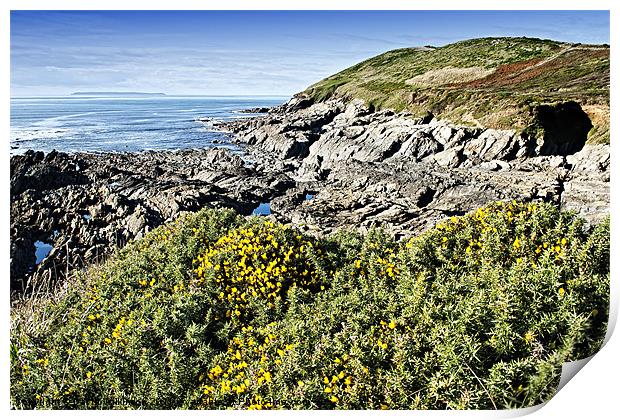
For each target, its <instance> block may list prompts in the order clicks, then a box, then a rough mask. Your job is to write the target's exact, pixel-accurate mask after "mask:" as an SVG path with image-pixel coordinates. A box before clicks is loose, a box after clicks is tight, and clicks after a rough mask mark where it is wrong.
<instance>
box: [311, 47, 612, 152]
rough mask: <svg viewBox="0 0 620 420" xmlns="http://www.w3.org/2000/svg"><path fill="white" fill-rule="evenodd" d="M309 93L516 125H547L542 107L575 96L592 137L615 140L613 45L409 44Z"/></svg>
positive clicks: (473, 122)
mask: <svg viewBox="0 0 620 420" xmlns="http://www.w3.org/2000/svg"><path fill="white" fill-rule="evenodd" d="M302 95H305V96H308V97H310V98H312V99H313V100H314V101H324V100H326V99H333V98H344V99H349V100H350V99H353V98H359V99H362V100H363V101H364V102H365V103H366V105H368V106H370V107H371V108H374V109H394V110H395V111H397V112H398V111H403V110H406V111H409V112H411V113H412V114H413V115H415V116H423V115H425V114H426V113H427V112H429V111H430V112H432V113H433V114H434V115H435V116H436V117H437V118H440V119H446V120H450V121H452V122H454V123H456V124H461V125H470V126H478V127H486V128H496V129H514V130H516V131H523V130H526V131H536V130H539V129H544V122H545V120H544V118H543V119H542V120H541V118H540V117H541V110H540V109H539V108H540V107H541V106H543V107H544V106H545V105H549V104H551V105H557V104H560V103H563V102H576V103H578V104H579V105H580V106H581V108H582V109H583V110H585V113H586V115H587V116H588V118H589V119H590V120H591V121H592V125H593V128H592V130H589V133H588V136H589V138H588V140H589V142H591V143H608V142H609V46H605V45H582V44H567V43H560V42H555V41H549V40H540V39H531V38H483V39H473V40H468V41H462V42H457V43H454V44H450V45H447V46H444V47H440V48H431V47H427V48H404V49H399V50H393V51H388V52H386V53H384V54H381V55H379V56H376V57H373V58H371V59H369V60H366V61H364V62H361V63H359V64H356V65H355V66H352V67H350V68H348V69H346V70H343V71H341V72H339V73H337V74H334V75H332V76H330V77H328V78H326V79H324V80H321V81H320V82H318V83H316V84H314V85H312V86H310V87H309V88H308V89H306V90H305V91H304V92H303V93H302ZM542 112H543V113H544V108H543V111H542Z"/></svg>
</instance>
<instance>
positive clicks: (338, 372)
mask: <svg viewBox="0 0 620 420" xmlns="http://www.w3.org/2000/svg"><path fill="white" fill-rule="evenodd" d="M608 295H609V222H608V221H606V222H604V223H601V224H600V225H598V226H596V227H595V228H594V229H587V228H586V226H585V225H584V222H583V220H581V219H579V218H578V217H576V216H575V215H574V214H571V213H563V212H559V211H558V210H557V209H555V208H554V207H552V206H550V205H547V204H522V203H496V204H492V205H489V206H487V207H485V208H482V209H479V210H478V211H476V212H474V213H471V214H468V215H466V216H464V217H461V218H452V219H450V220H447V221H444V222H442V223H440V224H439V225H437V226H436V227H435V228H433V229H430V230H429V231H427V232H425V233H424V234H422V235H420V236H418V237H415V238H412V239H410V240H408V241H401V242H396V241H394V240H392V239H391V237H389V236H388V235H386V234H385V233H383V232H381V231H372V232H370V233H369V234H368V235H366V236H361V235H359V234H356V233H351V232H340V233H338V234H336V235H332V236H330V237H327V238H323V239H314V238H310V237H306V236H305V235H303V234H301V233H299V232H297V231H296V230H295V229H292V228H289V227H285V226H281V225H276V224H273V223H271V222H268V221H264V220H261V219H256V218H254V219H249V220H246V219H244V218H241V217H239V216H236V215H235V214H233V213H232V212H230V211H216V210H203V211H201V212H199V213H197V214H195V215H190V216H185V217H183V218H181V219H179V220H177V221H176V222H174V223H171V224H169V225H166V226H162V227H160V228H158V229H155V230H154V231H153V232H151V233H150V234H148V235H147V236H146V238H145V239H143V240H140V241H136V242H134V243H132V244H130V245H129V246H127V247H126V248H124V249H123V250H121V251H120V252H119V253H118V254H117V255H116V256H115V257H114V258H113V259H111V260H110V261H109V262H108V263H106V264H104V265H103V266H101V267H93V268H91V269H90V270H89V271H88V272H87V273H86V274H85V275H84V276H83V277H82V278H80V279H76V280H75V281H74V282H72V283H71V284H70V285H69V286H68V287H67V289H66V290H64V291H59V292H58V293H57V294H56V295H54V296H52V297H49V298H45V299H43V298H36V297H33V298H31V299H30V300H29V301H26V302H23V303H22V304H21V305H20V306H18V307H16V308H14V310H13V311H12V328H11V401H12V404H13V405H14V406H15V407H16V408H35V407H36V408H150V409H157V408H159V409H163V408H166V409H172V408H208V409H211V408H250V409H253V408H254V409H260V408H293V409H298V408H306V409H316V408H322V409H333V408H343V409H344V408H350V409H355V408H359V409H375V408H376V409H380V408H390V409H444V408H451V409H472V408H485V409H489V408H491V409H492V408H507V407H522V406H529V405H533V404H537V403H540V402H542V401H545V400H547V399H548V398H550V397H551V396H552V395H553V393H554V392H555V388H556V386H557V383H558V380H559V376H560V372H561V364H562V362H565V361H567V360H574V359H579V358H583V357H587V356H589V355H591V354H593V353H594V352H596V351H597V349H598V348H599V347H600V344H601V341H602V339H603V337H604V335H605V328H606V321H607V313H608Z"/></svg>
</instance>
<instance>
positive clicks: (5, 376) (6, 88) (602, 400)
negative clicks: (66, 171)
mask: <svg viewBox="0 0 620 420" xmlns="http://www.w3.org/2000/svg"><path fill="white" fill-rule="evenodd" d="M618 4H620V3H619V2H617V1H611V0H589V1H587V2H586V1H578V0H563V1H560V0H520V1H515V0H502V1H497V0H469V1H467V2H465V1H463V0H435V1H432V2H428V1H413V0H409V1H406V0H400V1H399V0H381V1H379V0H341V1H337V0H314V1H312V0H288V1H285V0H260V1H259V0H227V1H224V0H222V1H220V2H215V1H207V0H203V1H197V0H175V1H162V0H150V1H146V0H142V1H137V0H107V1H101V0H88V1H84V0H60V1H55V2H54V3H53V4H52V3H51V2H50V1H45V0H36V1H35V0H19V1H18V0H8V1H7V0H4V1H3V2H2V6H1V7H2V9H3V10H2V14H0V39H2V46H1V48H2V55H1V57H2V59H3V60H2V67H1V68H0V77H1V79H2V81H3V83H2V85H1V88H2V93H3V98H2V99H3V100H2V101H1V102H0V107H1V109H2V112H1V113H0V126H1V127H2V130H3V131H2V132H3V133H4V134H5V137H4V140H3V144H2V147H3V148H4V152H3V154H2V156H1V159H2V165H1V166H0V167H1V170H2V176H3V177H4V184H3V187H2V188H0V194H1V202H2V203H4V205H3V206H2V207H1V209H0V212H1V215H2V222H3V223H2V224H1V231H0V238H2V241H1V245H0V246H1V251H0V252H1V253H2V255H3V256H4V258H1V259H0V264H1V267H2V272H3V273H4V276H2V277H3V278H4V281H5V285H4V286H3V289H2V290H3V297H4V299H3V301H4V302H5V305H7V306H6V307H5V310H4V311H3V312H2V322H3V324H2V325H3V326H4V329H3V334H2V340H1V343H0V348H1V349H2V351H3V352H4V353H3V354H4V357H5V359H4V360H5V362H4V363H2V364H1V372H0V375H2V378H1V379H0V381H1V383H2V388H1V389H2V391H3V396H4V398H5V410H7V411H8V410H9V367H8V366H9V363H8V349H9V329H8V326H9V308H8V302H9V296H8V291H9V287H8V281H9V264H8V256H9V225H10V220H9V217H10V216H9V184H8V179H9V142H8V139H9V138H10V137H9V121H10V110H9V108H10V101H9V98H10V74H9V58H10V48H9V39H10V36H9V11H10V10H28V9H31V10H32V9H34V10H36V9H50V10H51V9H56V10H123V9H124V10H128V9H135V10H138V9H143V10H178V9H186V10H190V9H212V10H235V9H246V10H279V9H282V10H347V9H352V10H354V9H358V10H360V9H361V10H385V9H395V10H399V9H400V10H404V9H412V10H550V9H556V10H611V45H612V48H611V55H612V65H611V68H612V88H611V101H612V102H613V103H614V104H615V103H616V101H617V100H618V92H617V88H618V83H617V81H616V80H615V77H616V74H613V70H614V69H617V68H619V64H620V63H618V59H617V54H616V52H615V51H616V50H615V48H616V42H617V40H618V30H616V29H615V28H620V20H619V16H620V13H619V9H620V6H618ZM616 120H617V118H615V117H614V114H613V113H612V142H611V143H612V154H611V158H612V165H611V178H612V180H615V179H618V166H617V163H616V162H615V160H616V159H615V158H614V157H615V154H616V149H618V147H617V142H618V141H619V140H618V136H617V135H616V130H615V127H616V122H617V121H616ZM617 191H618V188H617V181H612V183H611V211H610V213H614V210H615V209H618V203H617V201H618V200H617V199H616V197H617V195H616V193H617ZM616 213H617V212H616ZM611 226H612V249H611V253H612V254H611V255H612V258H611V265H612V267H611V272H612V273H614V274H616V273H618V268H619V267H618V263H617V260H618V258H617V257H618V239H617V238H618V228H616V223H615V218H614V219H613V220H612V225H611ZM616 277H618V276H616ZM618 287H619V284H618V279H617V278H612V294H611V306H612V308H611V320H610V325H615V323H616V319H617V313H618ZM612 329H613V327H612V328H610V331H609V332H608V337H607V338H608V342H607V343H606V345H605V347H604V348H603V349H602V350H601V351H600V352H599V353H598V354H597V355H596V356H594V357H593V358H592V360H591V361H590V362H589V363H587V365H586V366H585V367H583V369H582V371H581V372H579V374H578V375H577V377H576V378H574V379H572V380H570V381H568V383H567V384H566V386H565V387H564V388H562V390H561V391H560V392H559V393H558V394H557V395H556V396H555V397H554V398H553V399H551V401H549V402H548V403H547V404H546V405H545V406H544V407H542V409H540V410H538V408H540V407H536V408H534V409H533V410H531V409H525V410H514V411H501V412H482V411H466V412H428V411H425V412H419V411H418V412H413V411H404V412H403V411H401V412H381V413H380V415H382V416H390V417H395V418H396V417H399V418H404V417H405V416H406V417H407V418H410V417H415V418H422V417H423V418H445V417H458V418H502V417H514V416H518V415H523V414H527V413H529V412H532V411H534V412H533V413H532V414H530V416H529V417H528V418H531V419H547V418H579V417H581V418H583V417H586V416H587V417H590V418H595V419H607V418H615V417H616V416H617V413H618V407H619V403H618V379H619V378H620V363H619V361H618V355H620V341H619V339H618V337H617V336H618V334H611V332H612ZM6 414H9V415H11V416H15V417H24V416H25V417H31V416H40V415H44V416H46V417H57V418H67V417H74V416H84V415H87V416H94V417H99V416H108V415H110V414H112V415H114V416H122V417H125V416H127V417H129V416H131V417H133V416H134V415H136V414H137V415H145V414H146V415H149V416H154V417H159V418H166V417H168V415H181V416H188V417H193V416H200V418H204V417H205V416H206V417H211V416H213V417H215V416H216V417H217V418H218V419H219V418H232V417H235V418H237V417H238V416H265V415H266V413H263V414H261V413H240V412H181V413H178V412H174V413H173V412H148V413H145V412H141V413H140V412H138V413H136V412H114V413H110V412H21V411H8V412H7V413H6ZM350 414H353V415H355V416H358V415H361V416H363V417H366V416H374V415H378V414H379V413H378V412H371V411H363V412H354V413H350V412H310V411H297V412H275V413H274V412H271V413H269V414H268V415H269V416H270V418H273V417H282V416H284V417H288V416H293V415H294V416H295V417H307V418H310V417H312V418H313V419H314V418H316V416H320V417H332V416H334V417H341V418H344V416H348V415H350Z"/></svg>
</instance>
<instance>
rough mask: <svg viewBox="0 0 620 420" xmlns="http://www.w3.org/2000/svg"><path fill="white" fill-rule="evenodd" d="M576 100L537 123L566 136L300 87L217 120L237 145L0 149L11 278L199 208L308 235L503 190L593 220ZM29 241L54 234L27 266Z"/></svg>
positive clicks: (602, 208)
mask: <svg viewBox="0 0 620 420" xmlns="http://www.w3.org/2000/svg"><path fill="white" fill-rule="evenodd" d="M575 107H578V105H576V104H572V103H569V104H564V105H562V106H561V107H558V108H555V109H550V110H549V112H551V113H552V114H553V113H555V114H553V115H554V118H551V120H552V121H554V124H556V125H561V124H566V125H567V126H562V127H559V128H554V127H547V132H548V133H549V132H553V130H560V129H561V130H560V132H562V131H569V132H571V133H573V134H574V135H570V136H568V137H566V136H565V137H563V138H564V140H565V141H562V142H559V141H558V138H559V137H558V136H545V137H544V138H535V137H533V136H526V135H524V134H521V133H516V132H514V131H511V130H492V129H483V128H470V127H460V126H455V125H452V124H450V123H448V122H446V121H439V120H437V119H435V118H434V117H433V116H432V115H431V114H429V115H427V116H425V117H422V118H413V117H412V116H411V115H408V114H404V113H401V114H395V113H393V112H391V111H375V110H373V109H371V108H369V107H366V106H365V105H364V104H363V103H362V102H361V101H356V100H354V101H350V102H345V101H342V100H331V101H326V102H321V103H313V102H312V100H310V99H309V98H306V97H303V96H300V97H295V98H293V99H291V100H290V101H289V102H288V103H286V104H284V105H282V106H279V107H275V108H273V109H270V110H268V112H267V113H266V114H264V115H261V116H257V117H253V118H244V119H240V120H237V121H232V122H227V123H218V124H217V125H218V126H219V128H220V129H222V130H226V131H230V132H231V133H232V135H233V139H232V141H234V142H238V143H241V144H244V145H245V149H246V153H245V154H243V155H240V154H239V153H237V152H234V151H231V150H227V149H225V148H219V149H210V150H183V151H159V152H141V153H114V154H105V153H101V154H86V153H77V154H65V153H57V152H51V153H49V154H43V153H42V152H28V153H26V154H24V155H19V156H12V157H11V191H10V194H11V290H12V291H21V290H24V289H25V288H29V287H33V285H36V284H41V282H43V283H46V282H49V281H57V280H59V279H62V278H64V276H66V275H67V273H70V272H71V271H72V270H73V269H79V268H82V267H84V266H86V265H88V264H90V263H92V262H96V261H100V260H102V259H103V258H105V256H106V255H108V254H109V253H110V252H112V251H113V250H114V249H117V248H118V247H122V246H123V245H124V244H125V243H127V242H128V241H130V240H133V239H136V238H140V237H142V236H143V235H144V234H145V233H146V232H148V231H149V230H150V229H153V228H154V227H156V226H158V225H160V224H162V223H164V222H166V221H169V220H172V219H174V218H176V217H177V216H178V215H179V214H181V213H182V212H186V211H195V210H197V209H199V208H201V207H204V206H211V207H229V208H233V209H235V210H236V211H238V212H239V213H241V214H244V215H250V214H252V211H253V210H254V209H255V208H256V207H257V206H258V205H259V204H261V203H268V204H269V207H270V211H271V215H270V216H269V217H272V218H274V219H275V220H278V221H280V222H283V223H292V224H294V225H296V226H298V227H301V228H302V229H305V230H307V231H308V232H310V233H312V234H318V235H320V234H326V233H329V232H333V231H335V230H338V229H341V228H352V229H360V230H367V229H369V228H371V227H373V226H383V227H384V228H386V229H387V230H388V231H389V232H391V233H392V234H393V235H395V236H396V237H403V236H410V235H413V234H416V233H418V232H420V231H421V230H424V229H425V228H427V227H428V226H431V225H433V224H434V223H436V222H437V221H438V220H440V219H442V218H445V217H448V216H452V215H460V214H464V213H465V212H467V211H470V210H473V209H475V208H477V207H480V206H482V205H484V204H486V203H488V202H490V201H494V200H513V199H515V200H525V201H531V200H544V201H548V202H552V203H555V204H556V205H558V206H560V207H561V208H563V209H569V210H574V211H577V212H578V213H580V214H581V215H582V216H583V217H584V218H586V220H588V221H589V222H593V223H595V222H598V221H599V220H601V219H602V218H604V217H606V216H607V215H608V214H609V173H610V172H609V161H610V157H609V146H608V145H591V144H584V143H585V137H584V135H585V134H586V133H587V130H589V127H588V124H587V123H588V122H587V121H585V120H583V119H581V120H580V119H579V118H575V116H576V115H577V116H580V115H581V114H579V111H580V108H579V109H576V108H575ZM265 111H267V110H265V109H261V110H260V112H265ZM248 112H253V113H256V112H258V110H249V111H248ZM567 113H568V114H569V115H570V117H569V118H564V119H562V118H561V117H562V116H563V115H566V114H567ZM571 121H572V122H571ZM571 124H572V125H571ZM584 130H585V132H584V133H582V132H583V131H584ZM37 241H40V242H42V243H48V244H50V245H52V246H53V248H52V251H51V252H50V253H49V255H47V256H46V257H45V258H44V259H43V260H42V261H41V262H40V263H39V264H36V259H35V242H37Z"/></svg>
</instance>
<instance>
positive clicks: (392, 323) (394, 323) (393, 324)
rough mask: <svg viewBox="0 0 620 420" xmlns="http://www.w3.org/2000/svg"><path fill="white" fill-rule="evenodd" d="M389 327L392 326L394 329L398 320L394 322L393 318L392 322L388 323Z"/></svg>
mask: <svg viewBox="0 0 620 420" xmlns="http://www.w3.org/2000/svg"><path fill="white" fill-rule="evenodd" d="M388 327H390V329H391V330H393V329H394V328H396V322H394V320H391V321H390V323H389V324H388Z"/></svg>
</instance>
